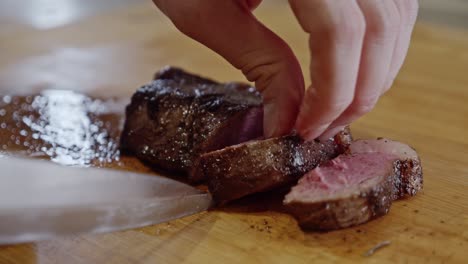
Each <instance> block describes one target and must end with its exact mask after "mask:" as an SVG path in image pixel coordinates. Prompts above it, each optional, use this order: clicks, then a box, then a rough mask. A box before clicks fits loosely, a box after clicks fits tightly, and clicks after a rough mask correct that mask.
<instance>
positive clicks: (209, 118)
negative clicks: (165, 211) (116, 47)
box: [121, 68, 263, 180]
mask: <svg viewBox="0 0 468 264" xmlns="http://www.w3.org/2000/svg"><path fill="white" fill-rule="evenodd" d="M155 78H156V79H155V80H154V81H153V82H151V83H150V84H148V85H145V86H143V87H141V88H140V89H138V90H137V92H136V93H135V94H134V95H133V97H132V100H131V103H130V104H129V105H128V106H127V109H126V120H125V125H124V129H123V132H122V135H121V149H122V150H124V151H126V152H130V153H132V154H134V155H136V156H137V157H138V158H139V159H141V160H143V161H145V162H148V163H149V164H151V165H153V166H154V167H156V168H159V169H162V170H167V171H172V172H179V173H180V172H182V173H187V174H192V168H193V167H194V165H195V164H196V163H197V160H198V158H199V156H200V154H202V153H205V152H208V151H211V150H215V149H219V148H223V147H225V146H229V145H233V144H238V143H240V142H244V141H247V140H250V139H253V138H258V137H260V136H262V134H263V126H262V122H263V120H262V119H263V110H262V98H261V96H260V94H259V93H258V91H256V90H255V88H253V87H250V86H248V85H246V84H239V83H227V84H220V83H217V82H215V81H212V80H209V79H205V78H203V77H200V76H196V75H193V74H189V73H187V72H184V71H183V70H181V69H178V68H166V69H163V70H162V71H160V72H159V73H156V75H155ZM194 180H196V179H195V178H194Z"/></svg>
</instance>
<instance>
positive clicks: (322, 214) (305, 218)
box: [284, 139, 423, 230]
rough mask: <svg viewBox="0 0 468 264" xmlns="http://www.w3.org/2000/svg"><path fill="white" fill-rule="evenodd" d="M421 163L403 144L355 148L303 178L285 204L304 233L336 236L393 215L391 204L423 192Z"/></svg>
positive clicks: (370, 142)
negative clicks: (334, 233)
mask: <svg viewBox="0 0 468 264" xmlns="http://www.w3.org/2000/svg"><path fill="white" fill-rule="evenodd" d="M422 184H423V178H422V168H421V162H420V160H419V157H418V155H417V153H416V151H414V150H413V149H412V148H411V147H409V146H408V145H405V144H403V143H400V142H396V141H392V140H388V139H377V140H358V141H355V142H353V143H352V144H351V145H350V146H349V148H348V151H347V153H346V154H343V155H341V156H339V157H338V158H336V159H334V160H331V161H329V162H327V163H324V164H322V165H320V166H319V167H318V168H316V169H314V170H312V171H310V172H308V173H307V174H306V175H304V177H302V178H301V179H300V180H299V182H298V184H297V185H296V186H294V187H293V188H292V189H291V191H290V192H289V193H288V194H287V195H286V196H285V199H284V204H285V205H286V206H287V208H288V210H289V212H290V213H291V214H293V215H294V216H295V218H296V219H297V220H298V222H299V224H300V226H301V227H303V228H306V229H317V230H333V229H339V228H345V227H349V226H353V225H357V224H361V223H365V222H367V221H369V220H371V219H373V218H376V217H378V216H382V215H384V214H386V213H387V212H388V211H389V210H390V206H391V204H392V201H393V200H395V199H399V198H402V197H407V196H413V195H415V194H416V193H417V192H418V191H419V190H421V189H422Z"/></svg>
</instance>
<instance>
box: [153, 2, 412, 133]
mask: <svg viewBox="0 0 468 264" xmlns="http://www.w3.org/2000/svg"><path fill="white" fill-rule="evenodd" d="M153 1H154V2H155V4H156V5H157V6H158V7H159V8H160V9H161V11H162V12H163V13H165V14H166V15H167V16H168V17H169V18H170V19H171V20H172V22H173V23H174V25H175V26H176V27H177V28H178V29H179V30H180V31H181V32H183V33H184V34H186V35H188V36H189V37H191V38H193V39H195V40H197V41H198V42H200V43H202V44H204V45H205V46H207V47H208V48H210V49H212V50H214V51H215V52H217V53H218V54H220V55H221V56H223V57H224V58H225V59H226V60H227V61H229V62H230V63H231V64H232V65H233V66H234V67H236V68H238V69H240V70H242V72H243V73H244V75H245V76H246V78H247V79H248V80H249V81H254V82H255V85H256V87H257V89H258V90H260V91H261V92H262V95H263V98H264V130H265V136H266V137H271V136H278V135H282V134H286V133H289V132H290V131H291V129H293V128H296V129H297V131H298V132H299V133H300V134H301V135H302V136H303V137H304V138H305V139H307V140H312V139H315V138H317V137H319V136H321V137H323V138H327V137H330V136H332V135H333V134H335V133H336V132H338V131H339V130H340V129H342V128H343V127H344V126H345V125H347V124H350V123H351V122H352V121H354V120H356V119H357V118H359V117H360V116H362V115H364V114H365V113H367V112H369V111H370V110H371V109H372V108H373V107H374V106H375V104H376V102H377V100H378V99H379V97H380V96H381V95H382V94H383V93H385V92H386V91H387V90H388V89H389V88H390V86H391V85H392V83H393V80H394V79H395V77H396V75H397V73H398V71H399V69H400V68H401V65H402V64H403V61H404V58H405V56H406V52H407V50H408V46H409V42H410V37H411V32H412V29H413V26H414V23H415V21H416V16H417V10H418V1H417V0H290V5H291V7H292V9H293V11H294V14H295V15H296V17H297V19H298V21H299V24H300V25H301V26H302V28H303V30H304V31H305V32H307V33H308V34H309V46H310V52H311V66H310V76H311V79H312V86H311V87H309V89H307V90H306V91H305V93H304V80H303V76H302V73H301V69H300V66H299V63H298V61H297V59H296V57H295V56H294V54H293V52H292V50H291V49H290V48H289V46H288V45H287V44H286V43H285V42H284V41H283V40H282V39H281V38H280V37H278V36H277V35H276V34H274V33H273V32H272V31H270V30H269V29H268V28H267V27H265V26H264V25H263V24H261V23H260V22H259V21H258V20H256V19H255V17H254V16H253V15H252V12H251V11H252V10H253V9H254V8H255V7H256V6H257V5H258V4H260V2H261V0H222V1H219V0H153Z"/></svg>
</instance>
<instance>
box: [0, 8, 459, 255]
mask: <svg viewBox="0 0 468 264" xmlns="http://www.w3.org/2000/svg"><path fill="white" fill-rule="evenodd" d="M148 2H150V1H148ZM256 14H257V15H258V17H259V18H260V19H261V20H262V21H264V22H265V23H266V24H268V25H269V26H271V28H273V29H274V31H275V32H277V33H278V34H279V35H281V36H282V37H283V38H285V39H286V40H287V42H288V43H290V44H291V46H292V47H293V49H294V51H295V53H296V54H297V56H298V58H299V59H300V62H301V64H302V66H303V69H305V70H307V69H308V66H307V64H308V61H309V55H308V51H307V37H306V36H305V35H304V34H303V33H302V32H301V31H300V28H299V26H298V25H297V23H296V21H295V19H294V18H293V17H292V14H291V12H290V10H289V9H287V8H284V7H283V6H278V5H265V6H263V7H261V8H260V9H259V10H258V11H256ZM8 26H9V29H8V30H2V31H0V40H1V41H0V50H2V57H1V60H0V92H1V93H9V92H14V93H32V91H37V90H40V89H43V88H61V89H73V90H78V91H82V92H86V93H91V94H95V95H101V96H102V95H104V96H122V97H128V96H130V95H131V94H132V92H133V91H134V90H135V89H136V88H137V87H138V86H139V85H141V84H143V83H145V82H146V81H148V80H149V79H150V78H151V76H152V74H153V72H154V71H155V70H157V69H159V68H160V67H162V66H164V65H168V64H170V65H177V66H180V67H184V68H186V69H189V70H191V71H194V72H198V73H202V74H204V75H207V76H210V77H213V78H216V79H219V80H222V81H228V80H243V77H242V75H241V74H240V73H239V72H238V71H236V70H235V69H232V68H231V67H230V66H229V65H228V64H227V63H226V62H224V61H223V60H222V59H221V58H220V57H219V56H217V55H215V54H214V53H213V52H211V51H208V50H207V49H205V48H203V47H202V46H201V45H199V44H197V43H195V42H194V41H192V40H189V39H188V38H185V37H183V36H182V35H181V34H179V33H178V32H177V31H176V30H175V29H174V27H173V26H172V25H171V24H170V23H169V22H168V20H167V19H165V18H164V17H163V16H162V15H161V14H159V13H158V12H157V11H156V9H155V8H154V7H152V5H151V3H142V4H136V5H132V6H130V7H126V8H125V9H116V10H112V11H109V12H106V13H104V14H101V15H98V16H93V17H90V18H88V19H87V20H83V21H78V22H74V23H71V24H69V25H66V26H63V27H58V28H54V29H49V30H37V29H34V28H31V27H28V26H26V25H19V24H10V25H8ZM306 76H307V75H306ZM467 102H468V32H467V31H459V30H451V29H448V28H442V27H436V26H433V25H429V24H418V25H417V27H416V30H415V33H414V37H413V42H412V45H411V48H410V52H409V55H408V58H407V60H406V63H405V65H404V67H403V69H402V71H401V74H400V75H399V76H398V78H397V80H396V83H395V85H394V87H393V89H391V90H390V92H389V93H388V94H387V95H385V96H384V97H383V98H382V99H381V100H380V102H379V104H378V106H377V108H376V109H375V110H374V111H373V112H372V113H370V114H368V115H367V116H366V117H364V118H362V119H361V120H359V121H358V122H356V123H355V124H353V127H352V128H353V129H354V133H355V135H356V136H357V137H359V138H367V137H378V136H385V137H389V138H393V139H395V140H400V141H403V142H407V143H409V144H411V145H412V146H413V147H415V148H416V149H417V150H418V152H419V153H420V155H421V158H422V162H423V168H424V176H425V187H424V192H423V193H421V194H419V195H418V196H416V197H415V198H412V199H408V200H404V201H399V202H396V203H395V204H394V205H393V207H392V209H391V212H390V213H389V214H388V215H387V216H385V217H382V218H380V219H377V220H375V221H372V222H370V223H368V224H365V225H361V226H357V227H354V228H349V229H345V230H340V231H334V232H329V233H313V232H309V233H305V232H303V231H301V230H300V229H299V228H298V226H297V224H296V222H295V221H294V219H293V218H291V217H290V216H288V215H284V214H281V213H276V212H271V211H261V210H260V211H259V210H254V211H251V212H246V211H245V210H225V211H212V212H205V213H201V214H198V215H195V216H191V217H186V218H183V219H179V220H176V221H172V222H170V223H164V224H160V225H155V226H150V227H146V228H141V229H135V230H128V231H123V232H116V233H110V234H102V235H85V236H77V237H70V238H63V239H57V240H53V241H44V242H40V243H32V244H22V245H12V246H2V247H0V263H41V264H42V263H181V262H183V263H213V262H214V263H217V262H223V263H224V262H226V263H259V262H261V263H311V262H314V263H315V262H339V263H344V262H354V261H362V260H367V261H368V262H370V263H421V262H423V263H466V261H467V259H468V251H467V250H466V249H467V248H468V166H467V164H468V133H467V131H468V105H467ZM135 164H136V165H135V166H133V167H131V168H134V169H135V170H137V169H138V170H146V169H145V168H144V167H143V166H141V164H138V162H135ZM385 240H389V241H391V244H390V245H389V246H387V247H385V248H382V249H380V250H379V251H377V252H376V253H375V254H374V255H372V256H370V257H367V258H366V257H364V256H363V254H364V253H365V252H367V251H368V250H369V249H370V248H372V247H374V246H375V245H376V244H378V243H379V242H382V241H385Z"/></svg>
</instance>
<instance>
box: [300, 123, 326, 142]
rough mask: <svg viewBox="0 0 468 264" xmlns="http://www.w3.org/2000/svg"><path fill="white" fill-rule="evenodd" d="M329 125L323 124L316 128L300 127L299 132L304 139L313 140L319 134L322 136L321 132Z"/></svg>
mask: <svg viewBox="0 0 468 264" xmlns="http://www.w3.org/2000/svg"><path fill="white" fill-rule="evenodd" d="M327 127H328V125H323V126H320V127H318V128H316V129H299V134H300V135H301V136H302V138H303V139H304V140H306V141H312V140H314V139H316V138H317V137H318V136H320V134H321V133H323V131H324V130H326V129H327Z"/></svg>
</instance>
